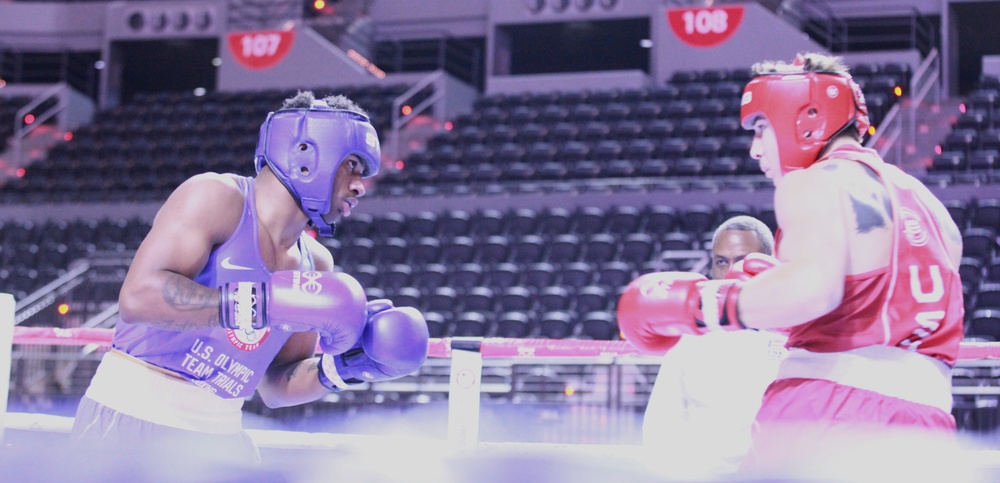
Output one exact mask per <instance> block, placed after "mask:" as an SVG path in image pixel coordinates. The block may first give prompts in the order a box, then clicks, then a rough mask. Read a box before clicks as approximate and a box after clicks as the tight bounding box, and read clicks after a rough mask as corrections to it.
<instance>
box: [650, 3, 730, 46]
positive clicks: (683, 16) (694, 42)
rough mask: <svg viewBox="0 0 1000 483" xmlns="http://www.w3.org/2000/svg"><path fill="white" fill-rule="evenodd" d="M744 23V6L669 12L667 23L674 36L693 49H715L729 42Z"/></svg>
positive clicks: (683, 9)
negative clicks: (741, 23)
mask: <svg viewBox="0 0 1000 483" xmlns="http://www.w3.org/2000/svg"><path fill="white" fill-rule="evenodd" d="M742 21H743V5H734V6H729V7H719V8H676V9H671V10H668V11H667V22H669V23H670V28H671V29H672V30H673V31H674V35H676V36H677V37H678V38H679V39H681V41H682V42H684V43H685V44H688V45H690V46H692V47H702V48H708V47H715V46H717V45H719V44H721V43H723V42H725V41H726V40H729V37H731V36H732V35H733V32H736V30H737V29H739V28H740V22H742Z"/></svg>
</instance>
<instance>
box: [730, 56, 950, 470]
mask: <svg viewBox="0 0 1000 483" xmlns="http://www.w3.org/2000/svg"><path fill="white" fill-rule="evenodd" d="M753 70H754V74H755V77H754V78H753V79H752V80H751V81H750V82H749V83H748V85H747V86H746V89H745V90H744V94H743V99H742V112H741V118H742V123H743V126H744V127H745V128H747V129H752V130H753V131H754V138H753V143H752V145H751V149H750V155H751V157H753V158H754V159H757V160H758V161H759V163H760V167H761V170H762V171H763V172H764V174H765V175H766V176H767V177H768V178H770V179H771V180H772V181H773V183H774V185H775V195H774V208H775V215H776V217H777V221H778V226H779V232H778V236H777V249H776V252H777V254H778V257H779V258H780V260H781V262H782V263H781V265H779V266H777V267H775V268H773V269H771V270H768V271H767V272H765V273H763V274H761V275H760V276H758V277H755V278H754V279H752V280H749V281H747V282H746V283H744V284H743V287H742V290H741V291H740V293H739V295H738V296H739V300H738V301H737V303H736V306H737V312H738V314H739V320H740V322H741V323H742V324H744V325H746V326H747V327H755V328H782V327H784V328H787V329H788V332H789V340H788V349H789V356H788V358H786V359H785V361H783V362H782V365H781V369H780V370H779V373H778V378H777V380H776V381H775V382H774V383H773V384H772V385H771V386H770V387H769V388H768V390H767V392H766V394H765V397H764V401H763V405H762V407H761V410H760V412H759V413H758V416H757V421H756V425H755V431H754V436H753V444H752V447H751V451H750V453H749V454H748V458H747V460H746V461H745V462H744V465H743V468H744V470H746V471H750V472H759V473H764V474H774V473H782V474H787V472H788V471H789V469H790V468H792V467H795V466H798V467H799V468H804V467H806V466H808V465H810V464H811V463H812V462H818V461H824V459H825V458H826V459H828V458H830V457H831V454H833V453H834V452H838V454H842V453H840V452H839V450H840V449H843V446H840V445H841V444H846V445H848V446H849V445H853V444H858V443H862V442H866V441H869V438H870V437H873V436H880V437H881V436H887V435H890V434H891V435H895V434H899V433H906V434H917V435H920V436H927V440H928V441H929V442H938V441H948V440H950V439H951V435H952V434H953V432H954V430H955V421H954V419H953V417H952V416H951V412H950V411H951V385H950V374H951V367H952V366H953V365H954V364H955V360H956V357H957V355H958V347H959V341H960V340H961V338H962V333H963V327H962V323H963V318H964V310H963V302H962V286H961V282H960V280H959V276H958V272H957V267H958V265H959V261H960V257H961V253H962V237H961V232H960V231H959V229H958V227H957V226H956V224H955V223H954V222H953V220H952V219H951V217H950V216H949V214H948V212H947V211H946V209H945V208H944V206H943V205H942V203H941V202H940V201H939V200H938V199H936V198H935V197H934V195H933V194H932V193H931V192H930V191H929V190H928V189H927V188H926V187H924V186H923V185H922V184H921V183H920V182H919V181H918V180H916V179H915V178H913V177H912V176H909V175H908V174H906V173H904V172H902V171H901V170H899V169H898V168H896V167H895V166H892V165H889V164H887V163H885V162H884V161H883V160H882V159H881V158H880V157H879V155H878V153H876V152H875V151H873V150H870V149H866V148H864V147H862V145H861V140H862V136H863V135H864V132H865V131H866V129H867V127H868V118H867V108H866V106H865V103H864V97H863V95H862V94H861V90H860V88H858V86H857V84H855V83H854V82H853V80H851V77H850V74H849V73H848V69H847V68H846V67H845V66H844V65H843V64H842V63H841V62H840V59H838V58H835V57H829V56H824V55H818V54H805V55H800V56H798V58H797V59H796V60H795V62H794V63H792V64H786V63H783V62H765V63H760V64H757V65H755V66H754V68H753ZM893 430H898V431H893ZM941 435H944V436H943V438H942V437H940V436H941ZM932 444H933V443H932ZM911 457H919V456H915V455H911ZM885 460H886V461H890V460H891V459H890V458H886V459H885ZM847 461H850V458H848V459H847ZM848 465H849V464H848Z"/></svg>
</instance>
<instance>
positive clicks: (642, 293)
mask: <svg viewBox="0 0 1000 483" xmlns="http://www.w3.org/2000/svg"><path fill="white" fill-rule="evenodd" d="M741 286H742V283H741V282H739V281H732V280H715V281H712V280H708V279H707V278H705V276H704V275H701V274H698V273H692V272H656V273H649V274H646V275H643V276H641V277H639V278H637V279H635V280H633V281H632V283H630V284H629V285H628V287H626V288H625V291H624V292H623V293H622V296H621V299H620V300H619V302H618V326H619V327H620V328H621V330H622V333H624V334H625V338H626V339H627V340H628V341H629V342H631V343H632V345H634V346H635V347H636V348H638V349H639V350H640V351H642V352H647V353H654V354H656V353H662V352H665V351H666V350H667V349H669V348H670V347H672V346H673V345H674V344H675V343H676V340H677V338H678V337H679V336H681V335H683V334H695V335H700V334H703V333H705V332H707V331H709V330H738V329H742V328H744V327H743V325H742V324H740V322H739V317H738V315H737V312H736V299H737V297H738V295H739V290H740V288H741Z"/></svg>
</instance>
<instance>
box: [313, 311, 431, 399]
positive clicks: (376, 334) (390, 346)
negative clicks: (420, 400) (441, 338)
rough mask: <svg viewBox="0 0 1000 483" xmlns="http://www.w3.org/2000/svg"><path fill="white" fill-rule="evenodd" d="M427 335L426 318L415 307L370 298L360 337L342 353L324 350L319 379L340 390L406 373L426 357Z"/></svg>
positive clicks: (421, 362) (428, 335)
mask: <svg viewBox="0 0 1000 483" xmlns="http://www.w3.org/2000/svg"><path fill="white" fill-rule="evenodd" d="M429 337H430V334H429V332H428V330H427V322H426V321H425V320H424V316H423V315H422V314H421V313H420V311H418V310H417V309H415V308H413V307H393V306H392V303H391V302H389V301H387V300H375V301H372V302H369V303H368V323H367V324H365V327H364V331H363V332H362V334H361V340H359V341H358V342H357V343H356V344H355V345H354V347H352V348H351V349H349V350H347V351H346V352H344V353H342V354H326V353H324V354H323V356H322V358H321V360H320V364H319V380H320V382H321V383H322V384H323V385H324V386H326V388H327V389H330V390H332V391H340V390H343V389H347V388H349V387H351V386H354V385H357V384H361V383H363V382H379V381H388V380H391V379H396V378H398V377H402V376H405V375H407V374H410V373H412V372H413V371H416V370H417V369H418V368H420V366H422V365H423V363H424V361H425V360H427V341H428V339H429Z"/></svg>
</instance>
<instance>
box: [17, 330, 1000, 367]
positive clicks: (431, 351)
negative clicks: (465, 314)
mask: <svg viewBox="0 0 1000 483" xmlns="http://www.w3.org/2000/svg"><path fill="white" fill-rule="evenodd" d="M113 336H114V329H101V328H75V329H63V328H58V327H22V326H16V327H14V343H15V344H22V345H61V346H83V345H88V344H97V345H99V346H102V347H110V346H111V339H112V337H113ZM452 340H453V339H451V338H443V339H431V340H430V342H429V343H428V346H427V349H428V356H429V357H436V358H449V357H451V356H452V349H451V342H452ZM480 352H481V353H482V356H483V358H493V359H496V358H504V359H509V358H521V357H523V358H532V357H602V356H605V357H623V356H640V355H641V354H640V353H639V351H638V350H637V349H636V348H635V347H634V346H633V345H632V344H631V343H629V342H628V341H623V340H577V339H507V338H500V337H492V338H484V339H482V345H481V348H480ZM958 358H959V360H981V359H1000V342H972V341H963V342H962V343H961V345H960V346H959V351H958Z"/></svg>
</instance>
